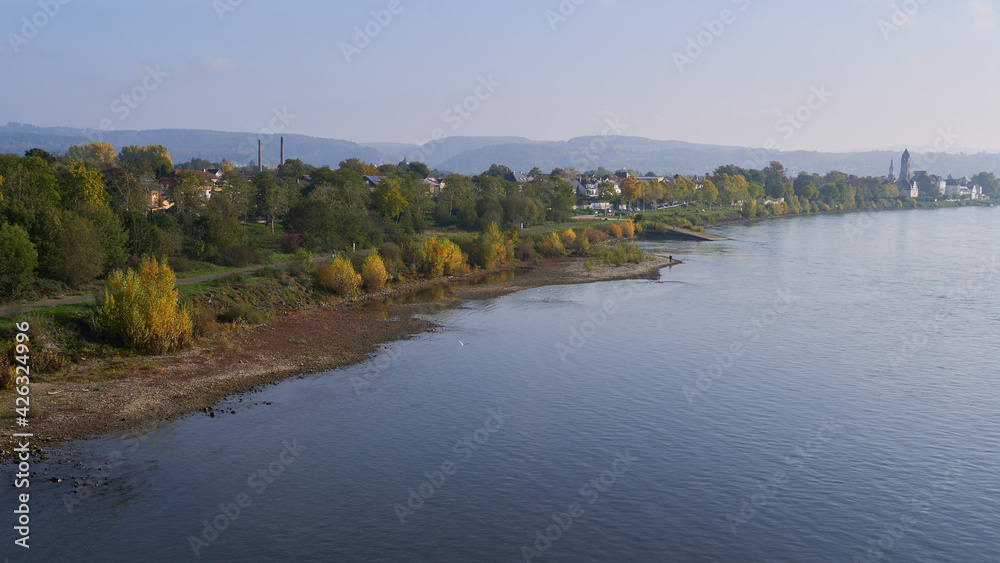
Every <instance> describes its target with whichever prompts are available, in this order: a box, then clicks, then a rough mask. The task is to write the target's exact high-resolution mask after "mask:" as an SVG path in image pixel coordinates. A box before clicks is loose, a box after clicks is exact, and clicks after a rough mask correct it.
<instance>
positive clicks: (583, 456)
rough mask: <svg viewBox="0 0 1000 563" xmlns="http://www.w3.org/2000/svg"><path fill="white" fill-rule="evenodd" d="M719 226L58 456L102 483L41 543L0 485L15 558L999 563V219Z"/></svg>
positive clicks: (77, 492) (46, 500)
mask: <svg viewBox="0 0 1000 563" xmlns="http://www.w3.org/2000/svg"><path fill="white" fill-rule="evenodd" d="M716 232H718V233H719V234H722V235H725V236H727V237H729V238H730V239H732V240H730V241H727V242H721V243H687V242H673V241H671V242H655V243H654V242H650V243H643V244H644V245H645V246H646V248H647V250H649V251H653V252H660V253H664V254H672V255H674V256H675V257H680V258H681V259H683V260H684V261H685V263H684V264H683V265H680V266H676V267H673V268H670V269H665V270H664V271H663V273H662V277H661V279H660V280H659V281H647V280H642V281H624V282H603V283H594V284H589V285H575V286H559V287H545V288H538V289H533V290H527V291H522V292H520V293H516V294H513V295H508V296H506V297H502V298H499V299H492V300H488V301H471V302H466V303H464V304H463V305H462V306H461V307H459V308H455V309H452V310H449V311H446V312H444V313H440V314H437V315H435V316H434V317H433V318H434V320H435V321H436V322H437V323H439V324H440V328H439V329H437V330H435V331H433V332H429V333H426V334H423V335H420V336H417V337H415V338H414V339H412V340H409V341H406V342H400V343H393V344H391V345H388V346H387V347H385V348H384V349H383V350H382V351H381V352H380V353H379V354H377V355H376V356H374V357H373V358H372V359H371V360H370V361H369V362H367V363H366V364H363V365H358V366H354V367H351V368H347V369H342V370H337V371H333V372H328V373H320V374H315V375H310V376H306V377H302V378H297V379H293V380H289V381H286V382H283V383H281V384H279V385H276V386H273V387H270V388H268V389H266V390H263V391H261V392H259V393H256V394H253V395H250V396H245V397H242V398H234V399H231V400H228V401H227V402H226V403H225V404H224V405H223V406H225V407H226V409H227V410H234V411H236V414H235V415H234V414H219V415H218V416H216V417H215V418H210V417H208V416H205V415H202V414H198V415H192V416H188V417H184V418H182V419H180V420H176V421H172V422H168V423H161V424H158V425H153V426H150V427H147V428H145V429H142V430H136V431H131V432H127V433H118V434H112V435H107V436H104V437H101V438H98V439H96V440H90V441H86V442H75V443H71V444H68V445H66V446H65V447H64V448H62V449H61V450H60V452H57V454H56V455H54V456H53V459H72V460H73V464H74V465H75V463H80V464H82V467H86V468H88V469H83V468H82V467H77V468H74V467H72V466H71V465H70V464H62V465H56V466H54V467H46V468H43V467H42V466H38V469H39V471H42V470H45V471H49V476H51V475H57V474H58V475H61V476H65V477H69V476H74V477H75V478H76V479H75V480H77V481H79V480H86V481H87V484H86V486H84V487H80V488H74V487H73V486H72V483H73V481H74V479H69V480H68V481H64V482H62V483H52V482H50V481H43V480H42V479H41V478H40V477H39V478H36V479H35V480H34V481H33V482H32V489H31V511H32V520H31V539H30V541H31V546H32V547H31V549H30V550H23V549H21V548H15V547H13V539H14V536H12V535H11V526H12V522H13V521H14V517H13V515H12V513H11V512H12V508H10V507H13V506H16V503H15V498H14V492H15V490H14V489H13V488H9V489H6V490H5V491H4V492H3V493H2V494H0V506H2V507H3V508H4V512H5V514H6V515H5V516H4V517H3V520H4V521H5V522H7V524H5V525H4V526H3V527H4V530H5V531H4V540H5V545H4V548H3V550H2V552H6V553H8V554H9V561H136V560H139V561H185V560H196V559H197V560H204V561H293V560H294V561H525V560H530V561H574V562H577V561H703V562H731V561H810V562H811V561H928V562H930V561H963V562H966V561H1000V440H998V436H1000V385H998V384H997V374H998V373H1000V356H998V353H997V346H996V335H997V334H1000V299H998V291H997V290H998V287H1000V276H998V275H997V274H998V272H1000V268H998V266H997V264H996V261H995V260H996V259H995V256H996V255H995V247H996V242H997V241H998V240H1000V209H998V208H961V209H943V210H918V211H895V212H884V213H879V214H876V215H871V216H868V215H861V214H854V215H843V216H837V215H828V216H818V217H807V218H793V219H788V220H776V221H769V222H764V223H759V224H754V225H737V226H729V227H724V228H720V229H717V230H716ZM221 409H222V406H220V408H219V410H220V411H221ZM98 467H100V468H101V471H96V470H95V468H98ZM3 470H4V471H5V472H7V473H8V474H11V475H12V474H13V472H14V470H13V468H12V466H10V465H7V466H4V468H3ZM95 474H96V475H98V476H99V477H98V478H97V479H94V478H92V477H89V476H91V475H95ZM105 477H107V481H105ZM46 478H48V476H46ZM95 482H100V483H101V486H97V487H94V486H92V485H93V483H95Z"/></svg>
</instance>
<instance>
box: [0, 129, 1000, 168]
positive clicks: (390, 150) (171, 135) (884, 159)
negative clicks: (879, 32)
mask: <svg viewBox="0 0 1000 563" xmlns="http://www.w3.org/2000/svg"><path fill="white" fill-rule="evenodd" d="M284 137H285V157H286V158H298V159H300V160H302V161H303V162H305V163H307V164H311V165H314V166H323V165H330V166H336V165H337V164H338V163H340V162H341V161H343V160H347V159H349V158H358V159H360V160H362V161H365V162H371V163H374V164H385V163H392V164H395V163H398V162H400V161H402V160H404V159H408V160H419V161H421V162H425V163H426V164H427V165H428V166H430V167H431V168H432V169H438V170H441V171H447V172H458V173H461V174H479V173H481V172H484V171H485V170H487V169H488V168H489V167H490V165H491V164H494V163H497V164H503V165H505V166H508V167H510V168H511V169H513V170H516V171H522V172H527V171H529V170H531V169H532V168H534V167H536V166H537V167H538V168H540V169H542V170H545V171H549V170H552V169H553V168H557V167H570V166H572V167H575V168H577V169H578V170H581V171H583V170H589V169H596V168H598V167H601V166H603V167H605V168H607V169H609V170H618V169H621V168H629V169H634V170H638V171H639V172H640V173H645V172H654V173H656V174H660V175H667V176H672V175H674V174H685V175H690V174H706V173H709V172H711V171H712V170H714V169H715V168H717V167H719V166H721V165H725V164H736V165H738V166H744V167H752V168H760V167H763V166H765V165H766V164H767V163H768V162H770V161H771V160H777V161H779V162H781V163H782V164H784V165H785V167H786V168H787V169H788V170H789V171H790V172H791V173H792V174H793V175H794V174H797V173H798V172H800V171H806V172H818V173H826V172H829V171H831V170H839V171H842V172H846V173H848V174H857V175H859V176H882V175H885V174H887V173H888V172H889V161H890V160H893V161H894V162H895V163H896V171H897V172H898V171H899V157H900V154H899V153H898V152H897V151H866V152H851V153H822V152H813V151H794V152H775V153H765V152H764V151H761V150H759V149H748V148H744V147H733V146H723V145H702V144H696V143H686V142H682V141H656V140H652V139H646V138H642V137H609V138H603V137H577V138H575V139H570V140H568V141H533V140H531V139H526V138H524V137H448V138H445V139H441V140H439V141H432V142H429V143H426V144H424V145H423V146H419V147H418V146H416V145H413V144H407V143H366V144H358V143H354V142H351V141H345V140H338V139H325V138H320V137H310V136H306V135H291V134H289V135H285V136H284ZM257 138H258V135H256V134H251V133H232V132H220V131H205V130H198V129H156V130H150V131H111V132H107V133H104V137H103V139H101V140H104V141H106V142H109V143H111V144H112V145H113V146H114V147H115V148H116V149H120V148H121V147H123V146H126V145H150V144H156V145H163V146H165V147H167V149H168V150H169V151H170V155H171V156H172V157H173V159H174V162H176V163H179V162H185V161H188V160H191V159H192V158H204V159H206V160H209V161H213V162H218V161H220V160H222V159H226V160H229V161H232V162H235V163H237V164H249V163H254V164H256V161H257ZM89 140H90V139H88V138H87V136H86V134H85V132H84V131H83V130H80V129H74V128H70V127H35V126H32V125H25V124H20V123H8V124H7V125H5V126H0V153H8V152H9V153H16V154H23V153H24V151H26V150H28V149H30V148H34V147H39V148H42V149H45V150H47V151H49V152H55V153H61V152H65V151H66V149H68V148H69V146H70V145H77V144H83V143H86V142H88V141H89ZM262 140H263V141H264V163H265V165H268V166H273V165H275V164H277V163H278V160H279V158H280V143H279V141H278V136H277V135H275V136H272V137H270V138H268V137H262ZM911 152H912V153H913V154H914V160H913V164H914V170H927V171H929V172H931V173H933V174H939V175H942V176H947V175H949V174H951V175H954V176H955V177H961V176H971V175H973V174H976V173H979V172H982V171H989V172H995V173H1000V154H987V153H979V154H940V155H937V157H936V158H931V159H927V158H923V157H922V155H921V154H920V152H919V151H918V150H914V149H911Z"/></svg>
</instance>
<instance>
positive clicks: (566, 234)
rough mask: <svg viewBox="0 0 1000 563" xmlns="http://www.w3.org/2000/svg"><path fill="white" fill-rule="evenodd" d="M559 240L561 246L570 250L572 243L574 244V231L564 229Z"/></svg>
mask: <svg viewBox="0 0 1000 563" xmlns="http://www.w3.org/2000/svg"><path fill="white" fill-rule="evenodd" d="M561 238H562V244H563V246H564V247H566V248H570V247H572V246H573V243H574V242H576V231H574V230H573V229H566V230H565V231H563V234H562V237H561Z"/></svg>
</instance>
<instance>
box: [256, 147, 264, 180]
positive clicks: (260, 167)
mask: <svg viewBox="0 0 1000 563" xmlns="http://www.w3.org/2000/svg"><path fill="white" fill-rule="evenodd" d="M263 171H264V148H263V146H262V145H261V143H260V139H257V172H258V173H259V172H263Z"/></svg>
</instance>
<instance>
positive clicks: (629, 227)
mask: <svg viewBox="0 0 1000 563" xmlns="http://www.w3.org/2000/svg"><path fill="white" fill-rule="evenodd" d="M621 229H622V236H623V237H625V238H632V237H634V236H635V223H633V222H632V220H631V219H625V220H624V221H622V222H621Z"/></svg>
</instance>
